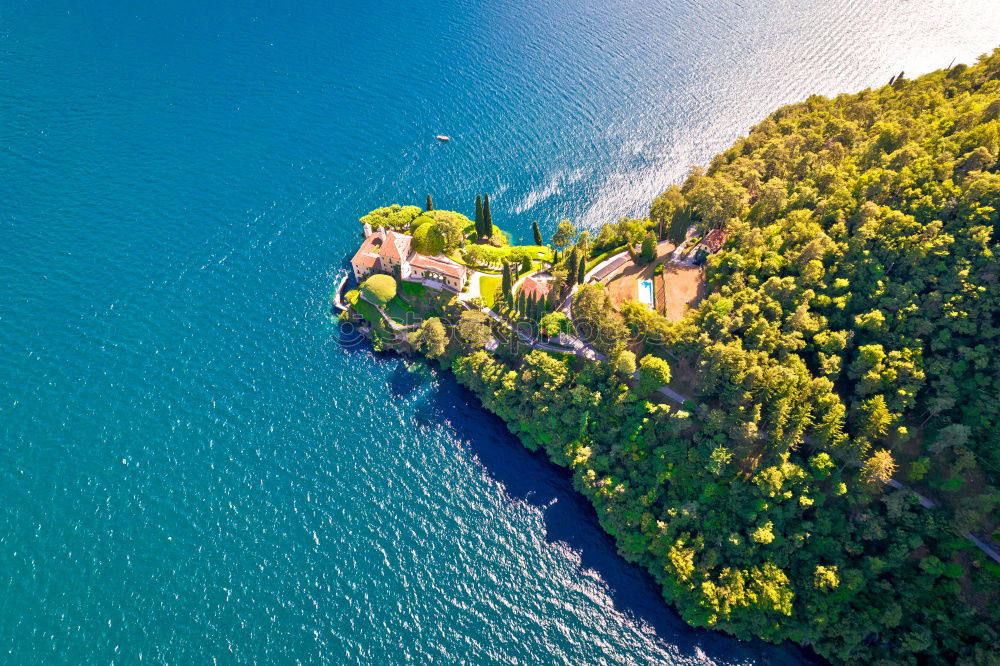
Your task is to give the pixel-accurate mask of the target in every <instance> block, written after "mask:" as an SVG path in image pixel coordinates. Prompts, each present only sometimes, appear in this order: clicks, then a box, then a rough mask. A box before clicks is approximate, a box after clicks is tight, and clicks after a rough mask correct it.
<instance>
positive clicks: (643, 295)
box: [639, 280, 653, 307]
mask: <svg viewBox="0 0 1000 666" xmlns="http://www.w3.org/2000/svg"><path fill="white" fill-rule="evenodd" d="M639 302H640V303H645V304H646V305H648V306H650V307H653V281H652V280H639Z"/></svg>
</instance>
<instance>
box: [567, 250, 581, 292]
mask: <svg viewBox="0 0 1000 666" xmlns="http://www.w3.org/2000/svg"><path fill="white" fill-rule="evenodd" d="M579 264H580V255H579V254H577V252H576V248H575V247H574V248H573V251H572V252H570V253H569V259H567V260H566V270H567V271H568V273H569V274H568V275H567V276H566V279H567V280H568V281H569V283H570V284H571V285H573V284H576V279H577V277H578V275H577V272H578V266H579Z"/></svg>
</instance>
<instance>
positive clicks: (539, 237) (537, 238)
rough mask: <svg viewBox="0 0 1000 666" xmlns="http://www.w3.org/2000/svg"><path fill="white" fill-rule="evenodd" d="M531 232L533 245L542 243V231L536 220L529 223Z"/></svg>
mask: <svg viewBox="0 0 1000 666" xmlns="http://www.w3.org/2000/svg"><path fill="white" fill-rule="evenodd" d="M531 232H532V233H533V234H534V235H535V245H542V231H541V229H539V228H538V220H535V221H534V222H532V223H531Z"/></svg>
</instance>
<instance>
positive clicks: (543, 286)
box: [521, 277, 552, 299]
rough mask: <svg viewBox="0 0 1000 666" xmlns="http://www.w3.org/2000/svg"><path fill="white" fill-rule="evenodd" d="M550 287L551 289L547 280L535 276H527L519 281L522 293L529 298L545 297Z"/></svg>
mask: <svg viewBox="0 0 1000 666" xmlns="http://www.w3.org/2000/svg"><path fill="white" fill-rule="evenodd" d="M550 289H552V285H551V284H550V283H549V281H548V280H539V279H537V278H533V277H529V278H525V280H524V282H522V283H521V291H523V292H524V295H525V296H528V297H529V298H530V297H534V298H536V299H538V298H545V297H546V296H548V295H549V290H550Z"/></svg>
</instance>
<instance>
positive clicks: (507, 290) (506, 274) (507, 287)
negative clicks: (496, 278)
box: [500, 263, 514, 305]
mask: <svg viewBox="0 0 1000 666" xmlns="http://www.w3.org/2000/svg"><path fill="white" fill-rule="evenodd" d="M512 289H513V283H512V281H511V279H510V266H509V265H507V264H506V263H505V264H504V265H503V278H501V280H500V290H501V291H502V292H503V297H504V299H506V301H507V303H508V304H509V305H514V302H513V299H512V298H511V296H512V294H511V290H512Z"/></svg>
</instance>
